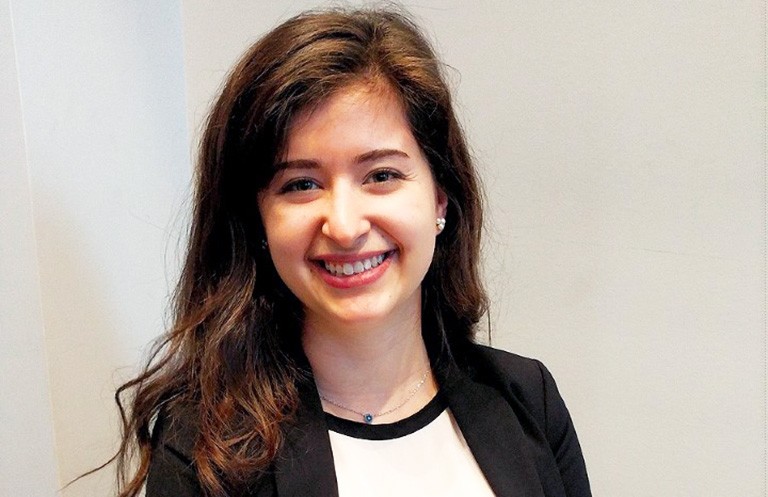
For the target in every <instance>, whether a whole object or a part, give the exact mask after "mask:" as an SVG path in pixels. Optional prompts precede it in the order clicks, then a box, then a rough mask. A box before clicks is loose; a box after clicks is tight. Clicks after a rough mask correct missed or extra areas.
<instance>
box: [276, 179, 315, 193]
mask: <svg viewBox="0 0 768 497" xmlns="http://www.w3.org/2000/svg"><path fill="white" fill-rule="evenodd" d="M317 188H318V186H317V183H315V182H314V180H311V179H308V178H300V179H295V180H293V181H291V182H289V183H288V184H286V185H285V186H284V187H283V188H282V189H281V190H280V191H281V192H283V193H288V192H305V191H308V190H316V189H317Z"/></svg>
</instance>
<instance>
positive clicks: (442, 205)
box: [259, 84, 447, 422]
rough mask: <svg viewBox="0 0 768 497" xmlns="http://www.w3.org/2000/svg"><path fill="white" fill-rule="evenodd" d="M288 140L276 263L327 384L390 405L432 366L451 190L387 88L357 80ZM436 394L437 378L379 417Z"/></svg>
mask: <svg viewBox="0 0 768 497" xmlns="http://www.w3.org/2000/svg"><path fill="white" fill-rule="evenodd" d="M286 145H287V146H286V152H285V154H284V156H283V157H282V160H281V164H280V171H279V172H278V174H277V175H276V176H275V177H274V179H273V180H272V182H271V184H270V185H269V186H268V188H267V189H266V190H265V191H264V192H262V193H261V194H260V196H259V209H260V213H261V216H262V220H263V223H264V227H265V230H266V235H267V240H268V242H269V250H270V254H271V256H272V260H273V262H274V264H275V268H276V269H277V272H278V274H279V275H280V277H281V278H282V279H283V281H284V282H285V284H286V285H287V286H288V288H289V289H290V290H291V291H292V292H293V293H294V294H295V295H296V296H297V297H298V299H299V300H300V301H301V302H302V304H303V305H304V310H305V322H304V330H303V335H302V336H303V346H304V350H305V353H306V355H307V358H308V359H309V362H310V364H311V366H312V369H313V372H314V375H315V381H316V383H317V386H318V390H319V391H320V393H321V394H322V395H324V396H326V397H328V398H332V399H334V400H335V401H336V402H338V403H342V404H344V405H346V406H349V407H352V408H355V409H357V410H361V411H367V412H381V411H384V410H387V409H389V408H392V407H394V406H396V405H398V404H399V403H400V402H402V400H403V399H405V398H406V397H407V396H408V393H409V392H410V391H411V390H412V389H413V388H414V386H415V385H416V384H417V383H418V381H419V380H420V379H421V377H422V376H423V374H424V373H425V372H426V371H427V370H428V368H429V360H428V357H427V353H426V349H425V347H424V343H423V340H422V338H421V282H422V280H423V279H424V275H425V274H426V272H427V269H428V268H429V265H430V263H431V261H432V257H433V254H434V249H435V237H436V236H437V235H438V234H439V233H438V229H437V227H436V225H435V220H436V218H438V217H444V216H445V211H446V203H447V201H446V196H445V194H444V193H443V192H442V191H441V190H440V189H439V188H438V187H437V185H436V184H435V181H434V178H433V177H432V173H431V170H430V168H429V164H428V162H427V160H426V158H425V157H424V155H423V153H422V151H421V149H420V147H419V145H418V143H417V142H416V140H415V138H414V137H413V134H412V132H411V130H410V127H409V125H408V121H407V118H406V115H405V112H404V110H403V107H402V105H401V104H400V102H399V101H398V99H397V98H396V97H395V95H394V94H393V92H392V91H391V90H390V89H389V88H388V87H386V86H385V85H382V84H378V85H371V84H368V85H363V84H358V85H354V86H351V87H349V88H346V89H343V90H340V91H338V92H337V93H335V94H333V95H332V96H330V97H329V98H328V100H326V101H325V102H323V103H321V105H319V106H318V107H316V108H314V109H312V110H311V111H306V112H304V113H301V114H300V115H299V116H298V117H297V118H296V119H295V121H294V122H293V125H292V126H291V129H290V130H289V133H288V137H287V143H286ZM377 257H378V258H379V259H383V262H381V264H379V265H378V267H372V268H371V269H370V270H366V271H362V272H359V273H355V274H352V275H347V274H338V272H337V271H335V269H341V273H344V270H345V269H346V272H347V273H349V272H354V270H358V271H359V270H360V269H364V268H367V267H368V264H369V263H371V266H375V265H376V264H377V263H378V260H376V259H375V258H377ZM366 259H368V262H367V263H366V262H365V260H366ZM373 261H376V262H373ZM326 263H329V264H332V265H333V268H335V269H334V270H332V271H328V270H327V269H326ZM356 263H357V264H356ZM345 264H346V265H347V267H346V268H344V265H345ZM355 266H357V267H355ZM435 393H436V384H435V382H434V379H433V378H432V377H431V375H430V376H429V380H428V382H427V383H426V384H425V385H424V386H423V387H422V388H420V389H419V392H418V394H417V395H416V396H415V397H414V398H413V399H412V400H411V401H409V402H408V404H407V405H405V406H403V408H401V409H398V410H397V411H396V412H394V413H392V414H391V415H388V416H382V417H381V418H377V419H376V420H375V422H392V421H394V420H397V419H400V418H403V417H406V416H408V415H410V414H412V413H414V412H416V411H418V410H419V409H420V408H421V407H423V405H424V404H426V402H428V401H429V400H430V399H431V398H432V396H433V395H434V394H435ZM324 407H325V408H326V410H327V411H329V412H332V413H334V414H336V415H339V416H342V417H346V418H349V419H354V420H358V418H357V417H356V415H354V414H352V413H349V412H347V411H344V410H340V409H338V408H336V407H335V406H332V405H330V404H327V403H326V404H325V405H324Z"/></svg>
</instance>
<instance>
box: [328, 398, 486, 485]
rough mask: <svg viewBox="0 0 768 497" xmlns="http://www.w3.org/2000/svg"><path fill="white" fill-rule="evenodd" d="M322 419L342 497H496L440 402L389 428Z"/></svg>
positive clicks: (335, 418) (330, 416)
mask: <svg viewBox="0 0 768 497" xmlns="http://www.w3.org/2000/svg"><path fill="white" fill-rule="evenodd" d="M326 418H327V421H328V427H329V434H330V438H331V449H332V450H333V461H334V464H335V466H336V480H337V482H338V485H339V496H340V497H359V496H365V497H377V496H381V497H385V496H386V497H391V496H398V497H407V496H414V497H416V496H418V497H426V496H431V495H435V496H441V497H451V496H456V497H459V496H461V497H466V496H472V497H492V496H493V495H494V494H493V491H492V490H491V488H490V486H489V485H488V482H487V481H486V479H485V476H484V475H483V473H482V471H481V470H480V467H479V466H478V465H477V462H476V461H475V458H474V457H473V456H472V453H471V452H470V450H469V447H468V446H467V442H466V440H464V436H463V435H462V434H461V431H460V430H459V427H458V426H457V424H456V420H455V419H454V418H453V415H452V414H451V413H450V411H449V410H448V409H447V408H445V405H444V404H443V403H442V401H441V400H440V399H439V398H438V397H436V398H435V399H433V400H432V401H431V402H430V403H429V404H427V406H426V407H424V409H422V410H421V411H419V412H418V413H416V414H414V415H413V416H410V417H408V418H406V419H404V420H401V421H398V422H396V423H392V424H386V425H366V424H363V423H356V422H353V421H349V420H344V419H341V418H337V417H335V416H332V415H330V414H328V415H326Z"/></svg>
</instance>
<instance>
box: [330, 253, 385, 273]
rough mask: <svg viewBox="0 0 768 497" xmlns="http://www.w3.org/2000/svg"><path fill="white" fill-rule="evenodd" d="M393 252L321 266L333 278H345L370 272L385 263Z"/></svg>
mask: <svg viewBox="0 0 768 497" xmlns="http://www.w3.org/2000/svg"><path fill="white" fill-rule="evenodd" d="M390 254H391V252H386V253H383V254H379V255H375V256H373V257H369V258H367V259H360V260H359V261H350V262H328V261H320V265H321V266H322V267H324V268H325V270H326V271H328V272H329V273H330V274H332V275H333V276H339V277H345V276H354V275H356V274H360V273H364V272H366V271H370V270H371V269H373V268H375V267H377V266H379V265H380V264H381V263H382V262H384V261H385V260H386V259H387V258H388V257H389V256H390Z"/></svg>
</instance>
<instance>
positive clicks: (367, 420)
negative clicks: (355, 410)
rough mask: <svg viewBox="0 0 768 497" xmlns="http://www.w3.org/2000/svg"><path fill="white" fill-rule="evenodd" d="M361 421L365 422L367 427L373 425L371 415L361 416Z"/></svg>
mask: <svg viewBox="0 0 768 497" xmlns="http://www.w3.org/2000/svg"><path fill="white" fill-rule="evenodd" d="M363 421H365V424H367V425H369V424H371V423H373V414H370V413H366V414H363Z"/></svg>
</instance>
